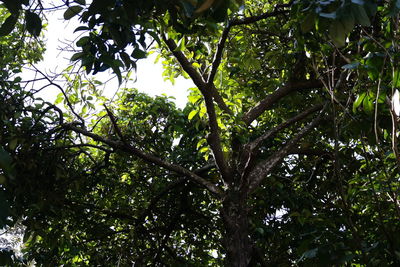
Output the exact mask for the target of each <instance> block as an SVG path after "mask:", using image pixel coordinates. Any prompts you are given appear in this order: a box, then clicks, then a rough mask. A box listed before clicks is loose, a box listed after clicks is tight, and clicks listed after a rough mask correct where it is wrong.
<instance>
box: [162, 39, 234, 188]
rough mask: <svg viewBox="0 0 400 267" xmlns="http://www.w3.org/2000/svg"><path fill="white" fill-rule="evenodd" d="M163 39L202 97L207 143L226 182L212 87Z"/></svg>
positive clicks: (173, 46) (227, 176)
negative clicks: (208, 127) (208, 129)
mask: <svg viewBox="0 0 400 267" xmlns="http://www.w3.org/2000/svg"><path fill="white" fill-rule="evenodd" d="M163 38H164V41H165V43H166V44H167V46H168V48H169V49H170V50H171V52H172V54H173V55H174V56H175V57H176V59H177V60H178V62H179V64H180V65H181V66H182V68H183V70H184V71H186V72H187V73H188V75H189V76H190V78H192V80H193V82H194V84H195V85H196V86H197V87H198V88H199V90H200V92H201V93H202V94H203V96H204V101H205V104H206V108H207V114H208V120H209V125H210V135H209V136H208V138H207V141H208V143H209V145H210V147H211V150H212V152H213V154H214V158H215V161H216V163H217V166H218V168H219V170H220V172H221V174H222V178H223V180H224V181H227V180H229V179H230V171H229V167H228V165H227V163H226V160H225V158H224V155H223V152H222V147H221V140H220V136H219V128H218V122H217V115H216V113H215V107H214V102H213V98H214V97H213V92H212V89H213V87H212V86H207V83H206V82H205V81H204V80H203V77H202V76H201V75H200V73H198V72H197V71H196V69H195V68H194V67H193V66H192V64H191V63H190V62H189V60H188V59H187V58H186V56H185V55H184V54H183V53H182V52H181V51H177V50H176V48H177V46H176V44H175V42H174V41H173V40H171V39H167V38H166V37H165V36H163Z"/></svg>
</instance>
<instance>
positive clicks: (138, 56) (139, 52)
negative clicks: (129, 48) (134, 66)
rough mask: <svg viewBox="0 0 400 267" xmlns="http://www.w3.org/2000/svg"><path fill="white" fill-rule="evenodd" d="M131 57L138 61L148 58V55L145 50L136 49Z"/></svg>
mask: <svg viewBox="0 0 400 267" xmlns="http://www.w3.org/2000/svg"><path fill="white" fill-rule="evenodd" d="M131 56H132V57H133V58H136V59H142V58H146V56H147V53H146V52H145V51H143V50H140V49H139V48H136V49H135V50H133V52H132V54H131Z"/></svg>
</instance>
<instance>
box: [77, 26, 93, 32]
mask: <svg viewBox="0 0 400 267" xmlns="http://www.w3.org/2000/svg"><path fill="white" fill-rule="evenodd" d="M87 30H89V27H86V26H79V27H77V28H76V29H75V30H74V33H75V32H78V31H87Z"/></svg>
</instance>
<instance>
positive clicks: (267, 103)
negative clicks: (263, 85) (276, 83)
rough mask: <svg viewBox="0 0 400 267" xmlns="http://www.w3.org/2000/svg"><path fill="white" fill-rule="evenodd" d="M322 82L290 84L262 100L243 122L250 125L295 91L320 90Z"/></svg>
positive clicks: (246, 115)
mask: <svg viewBox="0 0 400 267" xmlns="http://www.w3.org/2000/svg"><path fill="white" fill-rule="evenodd" d="M322 86H323V85H322V82H321V81H319V80H312V81H301V82H296V83H289V84H287V85H285V86H283V87H280V88H278V89H277V90H275V91H274V92H273V93H272V94H269V95H268V96H266V97H265V98H264V99H263V100H261V101H260V102H259V103H258V104H257V105H256V106H254V107H253V108H252V109H250V110H249V111H247V112H246V114H244V116H243V121H244V122H245V123H246V124H247V125H250V124H251V123H252V122H253V121H254V120H255V119H257V118H258V117H259V116H260V115H261V114H262V113H263V112H264V111H266V110H268V109H269V108H271V106H272V105H273V104H275V103H276V102H277V101H278V100H279V99H281V98H282V97H284V96H286V95H288V94H290V93H291V92H294V91H300V90H305V89H312V88H320V87H322Z"/></svg>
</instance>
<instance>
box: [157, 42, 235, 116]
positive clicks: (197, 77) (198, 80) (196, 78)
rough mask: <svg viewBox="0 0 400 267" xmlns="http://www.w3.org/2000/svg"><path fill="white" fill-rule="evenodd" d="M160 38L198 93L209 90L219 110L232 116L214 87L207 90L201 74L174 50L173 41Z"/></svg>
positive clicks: (179, 52) (175, 47)
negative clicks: (197, 89)
mask: <svg viewBox="0 0 400 267" xmlns="http://www.w3.org/2000/svg"><path fill="white" fill-rule="evenodd" d="M162 38H163V40H164V42H165V43H166V45H167V46H168V49H169V50H170V51H171V53H172V54H173V55H174V56H175V58H176V59H177V60H178V62H179V64H180V65H181V67H182V69H183V70H184V71H185V72H186V73H187V74H188V75H189V77H190V78H191V79H192V81H193V83H194V84H195V85H196V86H197V88H199V90H200V92H201V93H202V94H204V92H205V91H207V90H210V91H211V92H212V96H213V98H214V100H215V102H216V103H217V104H218V106H219V108H220V109H221V110H223V111H225V112H226V113H227V114H230V115H232V114H233V112H232V110H230V109H229V107H228V106H227V105H226V104H225V101H224V100H223V98H222V97H221V96H220V95H219V93H218V91H217V89H216V88H215V86H214V85H212V86H211V87H209V88H207V83H206V82H205V81H204V79H203V77H202V76H201V74H200V73H199V72H198V71H197V70H196V69H195V68H194V67H193V65H192V64H191V63H190V62H189V60H188V59H187V58H186V56H185V55H184V54H183V53H182V52H181V51H177V50H176V49H177V45H176V43H175V42H174V40H172V39H167V38H166V37H165V36H164V35H162Z"/></svg>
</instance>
